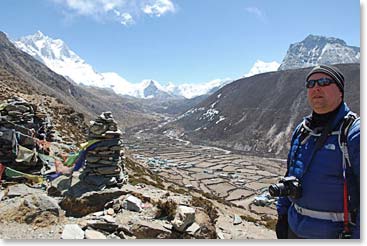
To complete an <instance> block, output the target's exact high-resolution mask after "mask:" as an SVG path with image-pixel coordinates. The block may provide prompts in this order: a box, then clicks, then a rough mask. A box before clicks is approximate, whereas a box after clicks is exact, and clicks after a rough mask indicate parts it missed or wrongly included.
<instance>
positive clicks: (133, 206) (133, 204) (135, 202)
mask: <svg viewBox="0 0 367 246" xmlns="http://www.w3.org/2000/svg"><path fill="white" fill-rule="evenodd" d="M142 204H143V202H142V201H141V200H140V199H139V198H137V197H135V196H133V195H129V196H128V197H126V199H125V200H124V203H123V206H124V208H125V209H126V210H130V211H135V212H140V211H141V210H142V208H141V206H142Z"/></svg>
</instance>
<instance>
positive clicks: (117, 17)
mask: <svg viewBox="0 0 367 246" xmlns="http://www.w3.org/2000/svg"><path fill="white" fill-rule="evenodd" d="M51 1H53V2H54V3H56V4H58V5H60V6H62V7H64V9H66V10H67V12H68V14H69V15H70V14H72V15H76V16H88V17H91V18H94V19H95V20H97V21H105V20H108V21H117V22H120V23H121V24H123V25H125V26H127V25H131V24H134V23H135V22H136V19H137V18H138V17H140V16H142V15H149V16H153V17H161V16H162V15H164V14H166V13H168V12H175V5H174V4H173V2H172V0H134V1H131V0H51Z"/></svg>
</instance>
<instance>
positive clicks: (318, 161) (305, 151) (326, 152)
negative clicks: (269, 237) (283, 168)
mask: <svg viewBox="0 0 367 246" xmlns="http://www.w3.org/2000/svg"><path fill="white" fill-rule="evenodd" d="M349 111H350V109H349V108H348V107H347V105H346V104H345V103H343V104H342V105H341V107H340V108H339V111H338V113H337V116H336V118H335V119H334V122H333V131H338V130H339V127H340V124H341V122H342V119H343V118H344V116H345V115H346V114H347V113H348V112H349ZM297 128H298V127H297ZM297 128H296V129H297ZM295 132H296V131H295ZM295 132H294V133H293V135H294V136H293V137H292V139H293V141H292V146H291V148H290V151H289V154H288V161H287V164H288V167H289V168H288V174H287V176H295V177H297V178H300V182H301V184H302V189H303V191H302V196H301V198H299V199H291V198H290V197H280V198H279V200H278V201H277V211H278V214H279V215H285V214H286V213H288V224H289V227H290V228H291V229H292V231H294V232H295V233H296V234H297V235H298V236H300V237H304V238H325V239H326V238H328V239H330V238H338V235H339V233H340V232H341V231H342V230H343V222H333V221H331V220H322V219H317V218H312V217H309V216H305V215H302V214H299V213H298V212H297V211H296V210H295V208H294V206H293V203H295V204H297V205H298V206H300V207H302V208H306V209H310V210H316V211H322V212H337V213H343V199H344V196H343V183H344V179H343V174H342V173H343V171H342V170H343V168H342V161H343V154H342V152H341V150H340V148H339V144H338V136H337V135H331V136H329V137H328V138H327V139H326V141H325V143H324V146H323V147H322V148H320V149H319V150H318V151H317V152H316V153H315V155H314V158H313V160H312V163H309V167H308V170H307V171H306V172H305V168H306V165H307V163H306V162H308V161H309V158H310V156H311V153H312V152H313V149H314V147H315V143H316V141H317V139H318V137H317V136H312V135H311V136H310V137H309V138H308V139H307V140H305V142H303V143H302V144H301V143H300V141H299V138H300V136H296V135H295ZM347 145H348V152H349V158H350V161H351V164H352V169H351V170H352V172H353V176H352V177H351V178H350V179H348V182H347V184H348V188H349V195H350V196H351V198H352V201H351V205H350V207H351V208H350V209H349V210H351V209H353V208H354V209H356V210H357V221H356V225H355V226H353V227H352V230H353V235H352V237H353V238H360V216H359V208H360V202H359V198H360V195H359V194H360V193H359V188H360V180H359V177H360V120H359V119H357V120H356V121H355V122H354V123H353V125H352V126H351V128H350V130H349V132H348V138H347ZM304 172H305V173H304ZM302 175H303V176H302Z"/></svg>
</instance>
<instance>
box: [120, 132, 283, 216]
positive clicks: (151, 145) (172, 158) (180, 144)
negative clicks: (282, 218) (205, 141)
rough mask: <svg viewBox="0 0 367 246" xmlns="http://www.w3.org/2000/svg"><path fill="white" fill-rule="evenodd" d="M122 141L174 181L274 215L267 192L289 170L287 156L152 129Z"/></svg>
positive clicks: (136, 156)
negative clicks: (251, 151) (275, 156)
mask: <svg viewBox="0 0 367 246" xmlns="http://www.w3.org/2000/svg"><path fill="white" fill-rule="evenodd" d="M124 141H125V147H126V148H127V150H128V153H129V155H131V156H132V157H133V158H134V159H135V160H136V161H138V162H139V163H141V164H142V165H143V166H145V167H146V168H148V169H150V170H151V171H152V172H153V173H156V174H158V175H159V176H161V177H164V178H165V179H167V180H169V181H170V182H173V183H175V184H177V185H179V186H182V187H186V188H188V189H191V190H196V191H201V192H203V193H206V194H210V195H211V196H214V197H217V198H220V199H221V200H225V201H227V202H230V203H232V204H234V205H237V206H238V207H242V208H244V209H246V210H247V211H249V212H250V213H253V214H257V215H260V216H265V217H268V218H272V219H276V209H275V200H274V199H268V197H266V193H267V188H268V187H269V185H271V184H274V183H276V182H277V181H278V179H279V178H280V177H281V176H282V175H283V174H284V173H285V168H286V162H285V160H280V159H269V158H262V157H255V156H245V155H240V154H234V153H231V152H230V151H228V150H223V149H220V148H215V147H208V146H201V145H193V144H191V143H190V142H188V141H183V140H180V139H177V138H172V137H169V136H164V135H157V134H154V133H152V131H149V130H140V131H137V132H136V133H135V134H131V135H130V136H129V137H128V139H125V140H124Z"/></svg>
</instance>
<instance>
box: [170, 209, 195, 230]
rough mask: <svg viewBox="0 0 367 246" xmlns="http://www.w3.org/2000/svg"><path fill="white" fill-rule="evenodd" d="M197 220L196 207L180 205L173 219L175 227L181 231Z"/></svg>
mask: <svg viewBox="0 0 367 246" xmlns="http://www.w3.org/2000/svg"><path fill="white" fill-rule="evenodd" d="M194 221H195V209H194V208H192V207H188V206H183V205H180V206H178V208H177V210H176V215H175V218H174V220H173V221H172V225H173V227H174V228H175V229H176V230H177V231H180V232H183V231H185V229H186V228H187V227H188V226H189V225H191V224H192V223H194Z"/></svg>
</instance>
